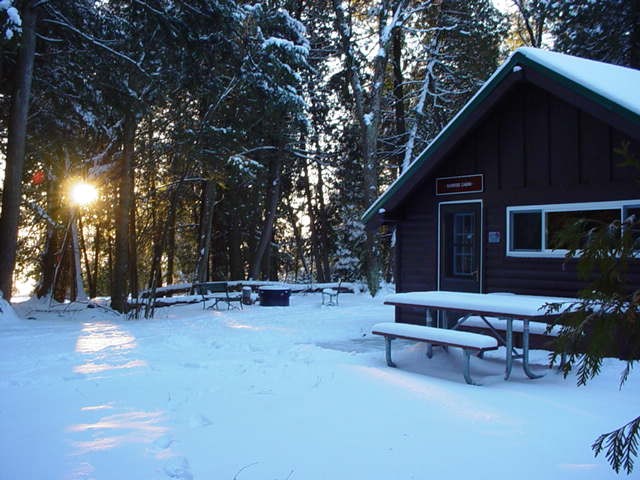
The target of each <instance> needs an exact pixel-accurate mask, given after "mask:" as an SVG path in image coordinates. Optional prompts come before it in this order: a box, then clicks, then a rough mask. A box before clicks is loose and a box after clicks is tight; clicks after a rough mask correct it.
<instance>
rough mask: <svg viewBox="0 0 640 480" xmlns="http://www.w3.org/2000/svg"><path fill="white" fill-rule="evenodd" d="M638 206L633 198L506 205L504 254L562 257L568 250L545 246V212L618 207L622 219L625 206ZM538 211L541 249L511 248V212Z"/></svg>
mask: <svg viewBox="0 0 640 480" xmlns="http://www.w3.org/2000/svg"><path fill="white" fill-rule="evenodd" d="M632 207H636V208H638V207H640V199H634V200H615V201H608V202H582V203H556V204H547V205H521V206H511V207H507V232H506V242H505V243H506V256H507V257H518V258H562V257H564V256H565V255H566V254H567V252H568V250H559V249H558V250H552V249H548V248H545V247H546V245H545V240H546V239H545V237H546V231H547V225H546V222H547V216H546V215H545V214H546V213H551V212H571V211H588V210H611V209H616V208H618V209H620V220H621V221H622V220H624V219H623V218H622V217H623V215H624V210H625V209H626V208H632ZM532 211H533V212H540V213H541V222H542V226H541V227H542V228H541V232H540V234H541V235H542V238H541V240H540V241H541V245H542V250H540V251H525V250H511V214H512V213H521V212H532Z"/></svg>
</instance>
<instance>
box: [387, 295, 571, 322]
mask: <svg viewBox="0 0 640 480" xmlns="http://www.w3.org/2000/svg"><path fill="white" fill-rule="evenodd" d="M385 301H386V302H396V303H406V304H410V305H417V306H430V307H441V308H448V309H459V310H466V311H472V312H477V313H480V312H493V313H502V314H504V315H515V316H518V315H521V316H523V317H534V316H539V315H543V314H544V313H545V310H546V307H547V305H549V304H551V303H559V304H562V305H566V306H569V305H570V304H572V303H574V302H576V301H577V299H576V298H566V297H543V296H536V295H510V294H509V295H505V294H480V293H464V292H446V291H437V292H436V291H434V292H407V293H396V294H393V295H389V296H388V297H387V298H386V299H385ZM561 309H562V308H561Z"/></svg>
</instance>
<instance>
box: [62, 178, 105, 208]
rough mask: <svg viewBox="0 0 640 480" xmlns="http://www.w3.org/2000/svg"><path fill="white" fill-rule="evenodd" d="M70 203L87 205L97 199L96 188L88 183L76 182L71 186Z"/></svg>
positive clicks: (81, 205)
mask: <svg viewBox="0 0 640 480" xmlns="http://www.w3.org/2000/svg"><path fill="white" fill-rule="evenodd" d="M69 193H70V199H71V203H73V204H74V205H78V206H80V207H84V206H87V205H89V204H91V203H93V202H95V201H96V200H97V199H98V189H97V188H96V187H94V186H93V185H91V184H90V183H85V182H78V183H75V184H73V185H72V186H71V191H70V192H69Z"/></svg>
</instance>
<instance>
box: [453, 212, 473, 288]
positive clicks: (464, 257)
mask: <svg viewBox="0 0 640 480" xmlns="http://www.w3.org/2000/svg"><path fill="white" fill-rule="evenodd" d="M452 240H453V256H452V261H453V265H452V267H453V268H452V270H453V275H454V276H461V277H470V276H471V275H472V273H473V271H474V265H473V246H474V241H475V216H474V214H473V212H464V213H454V214H453V238H452Z"/></svg>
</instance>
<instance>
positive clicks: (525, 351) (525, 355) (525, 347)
mask: <svg viewBox="0 0 640 480" xmlns="http://www.w3.org/2000/svg"><path fill="white" fill-rule="evenodd" d="M522 369H523V370H524V373H526V374H527V377H529V378H540V377H543V376H544V375H538V374H535V373H533V372H532V371H531V369H530V368H529V320H524V319H523V321H522Z"/></svg>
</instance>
